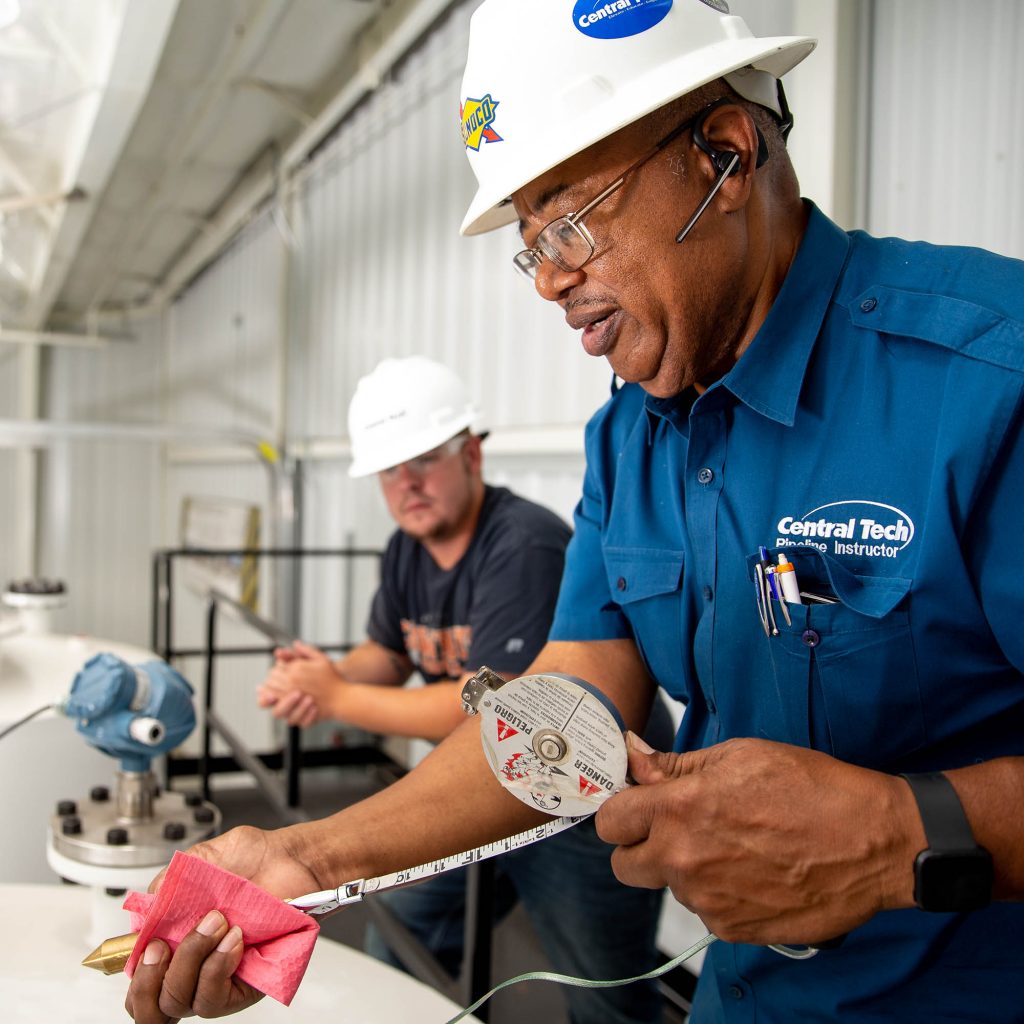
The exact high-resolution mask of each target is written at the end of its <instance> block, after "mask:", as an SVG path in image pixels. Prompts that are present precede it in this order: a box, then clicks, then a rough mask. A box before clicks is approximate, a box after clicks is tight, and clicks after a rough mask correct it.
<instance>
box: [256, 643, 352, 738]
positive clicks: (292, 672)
mask: <svg viewBox="0 0 1024 1024" xmlns="http://www.w3.org/2000/svg"><path fill="white" fill-rule="evenodd" d="M345 685H346V683H345V680H344V678H343V677H342V676H341V674H340V673H339V672H338V670H337V669H336V668H335V667H334V663H333V662H332V661H331V659H330V658H329V657H328V656H327V655H326V654H324V652H323V651H321V650H319V649H318V648H316V647H311V646H310V645H309V644H304V643H302V642H301V641H299V640H296V642H295V644H294V645H293V646H292V647H285V648H279V649H278V650H276V651H275V652H274V667H273V668H272V669H271V670H270V672H269V673H268V674H267V678H266V679H264V680H263V682H262V683H261V684H260V686H259V687H258V689H257V691H256V701H257V703H258V704H259V706H260V707H262V708H269V709H270V711H271V714H273V716H274V717H275V718H280V719H283V720H284V721H286V722H287V723H288V724H289V725H299V726H303V727H306V726H310V725H313V724H314V723H315V722H320V721H324V720H325V719H329V718H337V717H338V715H337V714H336V712H335V710H334V704H335V703H336V702H337V700H338V698H339V694H340V688H341V687H343V686H345Z"/></svg>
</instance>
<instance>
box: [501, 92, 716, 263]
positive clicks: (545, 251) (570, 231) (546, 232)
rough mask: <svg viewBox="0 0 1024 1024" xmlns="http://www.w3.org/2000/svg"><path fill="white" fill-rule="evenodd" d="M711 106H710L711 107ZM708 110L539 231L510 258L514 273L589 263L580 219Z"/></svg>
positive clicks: (590, 246) (589, 244)
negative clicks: (544, 266)
mask: <svg viewBox="0 0 1024 1024" xmlns="http://www.w3.org/2000/svg"><path fill="white" fill-rule="evenodd" d="M716 102H720V101H716ZM713 105H714V104H711V106H713ZM708 109H709V108H708V107H705V108H704V109H703V110H701V111H700V112H699V113H697V114H695V115H694V116H693V117H690V118H688V119H687V120H686V121H684V122H683V123H682V124H680V125H678V126H677V127H675V128H673V129H672V131H670V132H669V133H668V135H666V136H665V137H664V138H663V139H660V140H659V141H658V142H656V143H655V144H654V146H652V147H651V149H649V150H648V151H647V152H646V153H645V154H644V155H643V156H642V157H640V159H639V160H637V161H636V162H635V163H632V164H630V165H629V167H627V168H626V169H625V170H624V171H623V172H622V173H621V174H620V175H619V176H618V177H617V178H616V179H615V180H614V181H613V182H612V183H611V184H610V185H608V186H607V187H606V188H605V189H603V190H602V191H601V192H599V193H598V194H597V195H596V196H594V198H593V199H591V200H590V202H589V203H587V204H586V206H582V207H580V209H578V210H577V211H576V212H575V213H570V214H568V215H566V216H564V217H558V218H556V219H555V220H553V221H551V222H550V223H549V224H547V225H545V227H543V228H541V232H540V234H539V235H538V236H537V241H536V244H535V245H534V246H533V248H532V249H523V251H522V252H519V253H516V255H515V256H514V257H513V258H512V262H513V263H514V264H515V268H516V270H518V271H519V272H520V273H521V274H523V275H524V276H525V277H527V278H529V279H530V280H531V281H532V280H533V279H534V278H535V277H536V276H537V270H538V268H539V267H540V264H541V261H542V260H543V259H549V260H551V262H552V263H554V265H555V266H556V267H558V268H560V269H561V270H564V271H566V273H570V272H571V271H573V270H579V269H580V267H582V266H583V265H584V264H585V263H587V262H589V260H590V259H591V258H592V257H593V255H594V237H593V235H591V233H590V232H589V231H588V230H587V228H586V226H585V225H584V224H583V223H582V221H583V218H584V217H586V216H587V214H589V213H592V212H593V210H594V209H595V208H596V207H597V206H599V205H600V204H601V203H603V202H604V201H605V200H606V199H607V198H608V197H609V196H610V195H613V194H614V193H615V192H616V191H617V190H618V189H619V188H621V186H622V183H623V182H624V181H625V180H626V178H627V177H628V176H629V175H630V174H631V173H632V172H633V171H635V170H637V169H638V168H639V167H642V166H643V165H644V164H645V163H647V161H648V160H650V159H651V158H652V157H655V156H657V155H658V154H659V153H660V152H661V151H662V150H663V149H664V148H665V147H666V146H667V145H668V144H669V143H670V142H673V141H674V140H676V139H678V138H679V136H680V135H682V134H683V132H685V131H687V130H688V129H690V128H692V127H693V126H694V125H695V124H696V123H697V121H699V120H700V119H701V118H702V117H704V116H705V115H706V114H707V113H708Z"/></svg>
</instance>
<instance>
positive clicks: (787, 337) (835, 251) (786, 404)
mask: <svg viewBox="0 0 1024 1024" xmlns="http://www.w3.org/2000/svg"><path fill="white" fill-rule="evenodd" d="M808 206H809V207H810V209H809V217H808V220H807V231H806V232H805V234H804V237H803V240H802V241H801V242H800V247H799V248H798V249H797V252H796V257H795V258H794V260H793V263H792V265H791V266H790V268H789V271H788V272H787V274H786V278H785V280H784V281H783V282H782V288H781V289H780V290H779V294H778V295H777V296H776V299H775V302H774V303H773V304H772V308H771V309H770V310H769V312H768V316H767V317H766V318H765V321H764V323H763V324H762V325H761V328H760V330H758V332H757V334H756V335H755V336H754V340H753V341H752V342H751V343H750V346H749V347H748V348H747V350H746V352H744V353H743V355H742V356H740V358H739V360H738V361H737V363H736V365H735V366H734V367H733V368H732V369H731V370H730V371H729V373H727V374H726V375H725V377H724V378H722V380H721V384H722V385H723V386H724V387H726V388H728V389H729V390H730V391H731V392H732V393H733V394H734V395H735V396H736V397H737V398H738V399H739V400H740V401H741V402H743V403H744V404H745V405H747V406H749V407H750V408H751V409H753V410H754V411H755V412H758V413H760V414H761V415H763V416H767V417H768V418H769V419H773V420H776V421H777V422H779V423H782V424H784V425H785V426H787V427H791V426H792V425H793V420H794V417H795V415H796V406H797V401H798V400H799V397H800V389H801V386H802V385H803V380H804V375H805V373H806V372H807V362H808V360H809V359H810V355H811V349H812V348H813V347H814V341H815V339H816V338H817V337H818V332H819V331H820V330H821V324H822V321H823V320H824V319H825V314H826V313H827V311H828V307H829V305H830V304H831V302H832V297H833V294H834V292H835V289H836V284H837V282H838V280H839V275H840V273H841V272H842V269H843V265H844V263H845V262H846V256H847V253H848V252H849V248H850V239H849V237H848V236H847V235H846V233H845V232H844V231H842V229H840V228H839V227H837V226H836V225H835V224H833V223H832V221H830V220H829V219H828V218H827V217H826V216H825V215H824V214H823V213H822V212H821V211H820V210H819V209H818V208H817V207H816V206H815V205H814V204H813V203H808Z"/></svg>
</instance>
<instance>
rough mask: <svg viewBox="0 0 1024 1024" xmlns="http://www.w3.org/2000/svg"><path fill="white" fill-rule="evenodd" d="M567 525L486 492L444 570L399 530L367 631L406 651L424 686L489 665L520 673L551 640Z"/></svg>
mask: <svg viewBox="0 0 1024 1024" xmlns="http://www.w3.org/2000/svg"><path fill="white" fill-rule="evenodd" d="M570 535H571V531H570V529H569V527H568V526H567V525H566V524H565V523H564V522H563V521H562V520H561V519H560V518H559V517H558V516H557V515H555V513H554V512H551V511H550V510H549V509H546V508H544V507H543V506H541V505H537V504H535V503H534V502H532V501H527V500H526V499H525V498H520V497H519V496H518V495H516V494H513V493H512V492H511V491H510V490H508V489H507V488H504V487H490V486H488V487H487V488H486V489H485V493H484V502H483V506H482V507H481V510H480V518H479V520H478V522H477V526H476V532H475V533H474V535H473V539H472V541H471V542H470V545H469V548H468V549H467V551H466V553H465V554H464V555H463V556H462V558H461V559H460V560H459V562H458V563H457V564H456V565H454V566H453V567H452V568H451V569H441V568H440V567H439V566H438V565H437V563H436V562H435V561H434V560H433V558H431V556H430V554H429V553H428V552H427V550H426V548H425V547H424V546H423V545H422V544H420V543H419V541H417V540H414V539H413V538H411V537H409V536H407V535H406V534H404V533H402V531H401V530H396V531H395V533H394V534H393V535H392V536H391V539H390V540H389V541H388V546H387V548H386V550H385V552H384V558H383V561H382V563H381V585H380V588H379V589H378V591H377V593H376V595H375V596H374V599H373V604H372V606H371V608H370V619H369V623H368V625H367V633H368V635H369V637H370V639H371V640H374V641H375V642H377V643H379V644H381V645H382V646H384V647H387V648H388V649H390V650H393V651H404V652H405V653H406V654H407V655H408V656H409V657H410V658H411V659H412V661H413V663H414V664H415V665H416V667H417V669H418V670H419V672H420V674H421V675H422V676H423V678H424V679H425V680H426V681H427V682H428V683H433V682H437V681H439V680H442V679H457V678H458V677H459V676H461V675H462V674H463V673H464V672H474V671H476V669H478V668H480V666H481V665H487V666H488V667H490V668H493V669H494V670H495V671H496V672H510V673H517V672H522V671H523V670H524V669H525V668H526V667H527V666H528V665H529V664H530V662H531V661H532V660H533V659H534V657H535V656H536V654H537V652H538V651H539V650H540V648H541V647H542V646H543V645H544V643H545V641H546V640H547V636H548V627H549V626H550V625H551V618H552V616H553V614H554V610H555V602H556V600H557V598H558V588H559V584H560V582H561V578H562V567H563V564H564V560H565V548H566V545H567V544H568V542H569V537H570Z"/></svg>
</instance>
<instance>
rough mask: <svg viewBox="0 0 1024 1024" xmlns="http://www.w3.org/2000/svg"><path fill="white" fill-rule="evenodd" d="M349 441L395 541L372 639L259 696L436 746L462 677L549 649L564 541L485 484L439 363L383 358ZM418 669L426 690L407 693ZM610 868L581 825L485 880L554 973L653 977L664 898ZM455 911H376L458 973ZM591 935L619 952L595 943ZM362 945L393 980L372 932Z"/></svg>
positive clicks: (431, 897) (565, 536)
mask: <svg viewBox="0 0 1024 1024" xmlns="http://www.w3.org/2000/svg"><path fill="white" fill-rule="evenodd" d="M349 434H350V437H351V440H352V448H353V464H352V467H351V469H350V475H352V476H357V477H358V476H368V475H370V474H373V473H376V474H377V476H378V478H379V481H380V485H381V489H382V492H383V495H384V499H385V502H386V503H387V506H388V511H389V512H390V513H391V516H392V518H393V519H394V520H395V523H396V524H397V526H398V529H397V530H396V531H395V532H394V534H393V535H392V536H391V538H390V540H389V542H388V544H387V548H386V550H385V552H384V557H383V560H382V564H381V583H380V587H379V589H378V590H377V593H376V595H375V596H374V599H373V604H372V607H371V610H370V616H369V622H368V625H367V639H366V640H365V641H364V642H363V643H361V644H360V645H358V646H357V647H356V648H355V649H354V650H352V651H350V652H349V653H348V654H347V655H345V657H343V658H341V659H340V660H339V661H331V659H330V658H328V656H327V655H326V654H324V653H323V652H322V651H319V650H317V649H316V648H314V647H310V646H309V645H306V644H301V643H296V644H295V645H294V646H293V647H290V648H287V649H283V650H279V651H278V652H277V653H276V658H275V665H274V667H273V669H272V670H271V672H270V673H269V675H268V676H267V679H266V680H265V681H264V682H263V684H262V685H261V687H260V689H259V694H258V699H259V702H260V704H261V705H262V706H264V707H267V708H269V709H270V710H271V711H272V713H273V714H274V715H275V716H277V717H278V718H282V719H284V720H286V721H288V722H289V723H291V724H295V725H302V726H308V725H311V724H313V723H314V722H318V721H322V720H328V719H330V720H341V721H345V722H348V723H350V724H353V725H357V726H360V727H362V728H364V729H368V730H371V731H373V732H378V733H382V734H389V735H400V736H414V737H421V738H424V739H428V740H440V739H442V738H443V737H444V736H446V735H447V734H448V733H449V732H451V730H452V729H454V728H455V727H456V726H457V725H459V724H460V723H461V722H462V721H464V720H465V714H464V713H463V711H462V709H461V701H460V695H461V691H462V685H463V682H464V681H465V679H466V678H468V677H469V676H470V675H471V674H472V673H473V672H475V671H476V670H477V669H479V668H480V667H481V666H482V665H487V666H488V667H490V668H492V669H494V670H495V671H496V672H498V673H499V674H501V675H503V676H504V677H505V678H511V677H513V676H516V675H518V674H521V673H522V672H523V671H525V670H526V668H527V667H528V666H529V665H530V663H531V662H532V661H533V659H534V657H535V656H536V654H537V652H538V651H539V650H540V648H541V647H542V646H543V645H544V643H545V641H546V639H547V634H548V627H549V625H550V623H551V619H552V616H553V613H554V608H555V602H556V600H557V597H558V588H559V583H560V580H561V575H562V567H563V562H564V555H565V548H566V545H567V543H568V541H569V537H570V530H569V527H568V526H567V525H566V524H565V523H564V522H563V521H562V520H561V519H560V518H559V517H558V516H556V515H555V514H554V513H553V512H551V511H549V510H548V509H545V508H543V507H542V506H540V505H537V504H535V503H533V502H531V501H527V500H526V499H524V498H521V497H519V496H518V495H516V494H513V493H512V492H511V491H509V490H507V489H506V488H504V487H491V486H488V485H486V484H485V483H484V481H483V476H482V464H483V454H482V448H481V442H482V440H483V438H484V437H485V436H486V435H485V434H482V433H481V431H480V429H479V425H478V413H477V410H476V408H475V407H474V406H473V403H472V402H471V401H470V400H469V397H468V394H467V392H466V390H465V387H464V385H463V384H462V382H461V381H460V380H459V379H458V377H457V376H456V375H455V374H454V373H452V372H451V371H450V370H449V369H447V367H444V366H441V365H440V364H438V363H434V362H432V361H431V360H428V359H424V358H422V357H411V358H408V359H389V360H384V362H382V363H381V364H380V365H379V366H378V367H377V369H376V370H374V371H373V373H371V374H370V375H369V376H367V377H364V378H363V379H362V380H361V381H360V382H359V385H358V387H357V390H356V394H355V396H354V397H353V400H352V404H351V406H350V409H349ZM414 672H418V673H419V674H420V675H421V676H422V677H423V679H424V681H425V682H426V683H427V684H428V685H426V686H423V687H419V688H413V689H407V688H404V687H403V686H402V684H404V683H405V682H406V681H407V680H408V679H409V678H410V676H412V674H413V673H414ZM663 714H664V711H663ZM665 719H666V720H665V722H664V726H665V729H666V736H665V737H663V738H662V742H664V743H668V742H670V738H671V732H670V730H669V724H668V721H667V714H665ZM452 789H453V795H454V794H455V793H456V792H457V790H458V779H453V780H452ZM438 810H439V813H443V809H442V808H439V809H438ZM610 854H611V848H610V847H608V846H607V845H605V844H604V843H602V842H601V840H600V839H598V837H597V835H596V833H595V831H594V828H593V824H592V822H589V821H588V822H585V823H583V824H582V825H579V826H577V827H576V828H574V829H572V830H570V831H568V832H565V833H562V834H561V835H559V836H556V837H554V838H552V839H548V840H546V841H545V842H543V843H538V844H535V845H533V846H530V847H527V848H526V849H523V850H519V851H516V852H515V853H512V854H507V855H506V856H504V857H502V858H501V861H500V862H499V864H498V866H497V871H498V875H499V879H498V886H499V901H498V902H499V907H498V912H499V914H500V913H501V912H503V911H505V910H507V909H510V908H511V906H512V904H513V902H514V901H515V899H516V898H518V899H520V900H521V901H522V902H523V905H524V907H525V909H526V911H527V913H528V915H529V916H530V918H531V921H532V922H533V925H534V927H535V929H536V931H537V933H538V937H539V938H540V940H541V942H542V944H543V945H544V947H545V951H546V952H547V954H548V956H549V958H550V959H551V961H552V963H553V965H554V966H555V967H556V969H557V970H559V971H563V972H566V973H571V974H579V975H583V976H587V977H591V978H594V979H602V978H612V977H623V976H635V975H639V974H642V973H644V972H646V971H648V970H650V969H651V968H652V967H654V966H655V965H656V953H655V946H654V940H655V931H656V927H657V919H658V912H659V908H660V900H661V894H660V892H656V891H648V890H644V889H636V888H632V889H631V888H626V887H625V886H622V885H620V884H619V883H618V882H617V880H616V879H615V877H614V875H613V873H612V869H611V863H610ZM464 897H465V879H464V873H463V872H461V871H459V872H449V873H447V874H445V875H441V876H439V877H437V878H435V879H432V880H431V881H429V882H426V883H423V884H421V885H417V886H413V887H410V888H408V889H400V890H396V891H395V892H393V893H389V894H386V895H384V896H382V897H380V899H383V900H384V901H385V902H386V903H387V904H388V905H389V907H390V909H391V910H392V911H393V912H394V913H395V914H396V915H397V916H398V918H399V919H400V920H401V921H402V923H403V924H405V926H406V927H407V928H409V929H410V930H411V931H412V932H413V933H414V934H415V935H416V936H417V937H418V938H420V940H421V941H423V942H424V943H425V944H426V945H427V947H428V948H429V949H430V950H431V951H432V952H433V953H434V955H435V956H436V957H438V959H439V960H440V961H441V963H442V964H443V965H444V966H445V967H446V968H448V969H449V970H450V971H451V972H452V973H453V974H454V973H457V971H458V969H459V966H460V963H461V958H462V942H463V940H462V920H463V913H464ZM598 935H603V936H612V935H614V936H615V941H614V943H612V942H603V941H602V942H594V941H593V939H594V936H598ZM366 948H367V951H368V952H371V953H373V954H374V955H375V956H377V957H379V958H380V959H383V960H386V961H388V962H391V963H393V964H397V965H398V966H401V964H400V963H399V961H398V960H397V959H396V958H395V957H394V955H393V954H392V953H391V951H390V950H389V949H388V947H387V945H386V944H385V942H384V940H383V938H382V937H381V935H380V934H379V932H378V931H377V930H376V929H375V928H374V927H373V926H372V925H371V926H370V928H369V930H368V933H367V941H366ZM567 998H568V1000H569V1003H570V1012H571V1019H572V1021H573V1024H599V1022H600V1024H653V1022H655V1021H657V1020H659V1019H660V1017H659V1012H658V1000H657V997H656V994H655V992H654V989H653V985H649V986H647V987H645V986H643V985H633V986H630V987H629V988H625V989H608V990H586V989H570V990H569V992H568V995H567Z"/></svg>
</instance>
